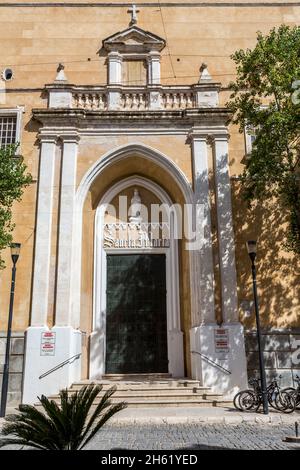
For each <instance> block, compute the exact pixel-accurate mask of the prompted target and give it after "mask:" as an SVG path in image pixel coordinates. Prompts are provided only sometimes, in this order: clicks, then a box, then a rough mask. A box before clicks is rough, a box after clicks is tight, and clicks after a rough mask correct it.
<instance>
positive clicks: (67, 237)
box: [55, 132, 79, 327]
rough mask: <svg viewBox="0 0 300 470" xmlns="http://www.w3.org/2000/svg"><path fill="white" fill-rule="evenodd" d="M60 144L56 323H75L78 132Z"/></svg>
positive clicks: (64, 324)
mask: <svg viewBox="0 0 300 470" xmlns="http://www.w3.org/2000/svg"><path fill="white" fill-rule="evenodd" d="M61 140H62V143H63V152H62V168H61V188H60V211H59V230H58V261H57V286H56V315H55V324H56V325H57V326H68V325H72V326H74V327H77V326H79V325H74V324H73V323H74V321H73V320H74V319H72V296H71V272H72V253H73V243H74V214H75V210H74V205H75V192H76V171H77V153H78V142H79V136H78V134H77V132H74V133H72V134H67V135H62V137H61Z"/></svg>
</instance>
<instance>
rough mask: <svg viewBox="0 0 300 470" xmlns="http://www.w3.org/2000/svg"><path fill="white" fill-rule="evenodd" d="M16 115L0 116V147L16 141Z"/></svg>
mask: <svg viewBox="0 0 300 470" xmlns="http://www.w3.org/2000/svg"><path fill="white" fill-rule="evenodd" d="M16 135H17V116H0V147H7V146H8V145H10V144H15V143H16Z"/></svg>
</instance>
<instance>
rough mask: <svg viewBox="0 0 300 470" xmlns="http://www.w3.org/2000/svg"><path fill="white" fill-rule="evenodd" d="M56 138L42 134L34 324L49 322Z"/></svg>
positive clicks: (32, 324) (33, 307)
mask: <svg viewBox="0 0 300 470" xmlns="http://www.w3.org/2000/svg"><path fill="white" fill-rule="evenodd" d="M56 141H57V137H56V136H54V135H43V134H42V135H40V143H41V148H40V168H39V186H38V203H37V216H36V233H35V256H34V269H33V288H32V308H31V326H45V325H46V324H47V314H48V302H49V285H50V258H51V235H52V212H53V189H54V173H55V150H56Z"/></svg>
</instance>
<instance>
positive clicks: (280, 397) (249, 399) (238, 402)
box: [233, 376, 296, 413]
mask: <svg viewBox="0 0 300 470" xmlns="http://www.w3.org/2000/svg"><path fill="white" fill-rule="evenodd" d="M279 378H281V376H279ZM249 384H250V385H253V389H247V390H242V391H240V392H238V393H237V394H236V395H235V397H234V399H233V404H234V407H235V408H236V409H237V410H239V411H250V410H252V409H254V410H255V411H258V409H259V407H260V406H261V405H262V403H263V394H262V390H261V387H260V381H259V379H251V380H249ZM267 399H268V403H269V405H270V406H272V407H273V408H275V409H277V410H278V411H282V412H284V413H292V412H293V411H294V410H295V408H296V401H295V398H294V396H293V393H291V392H287V391H284V390H281V389H280V386H279V385H278V382H277V380H276V379H273V380H272V382H271V383H270V385H268V387H267Z"/></svg>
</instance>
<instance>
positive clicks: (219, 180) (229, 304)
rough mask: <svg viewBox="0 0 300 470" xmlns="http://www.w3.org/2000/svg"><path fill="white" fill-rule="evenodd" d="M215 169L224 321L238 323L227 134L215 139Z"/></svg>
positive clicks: (219, 135) (218, 135) (216, 136)
mask: <svg viewBox="0 0 300 470" xmlns="http://www.w3.org/2000/svg"><path fill="white" fill-rule="evenodd" d="M214 166H215V168H214V173H215V183H216V203H217V204H216V206H217V221H218V242H219V258H220V275H221V292H222V314H223V321H224V322H238V299H237V279H236V266H235V241H234V232H233V220H232V204H231V185H230V176H229V161H228V135H227V133H225V132H224V134H216V135H215V136H214Z"/></svg>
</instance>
